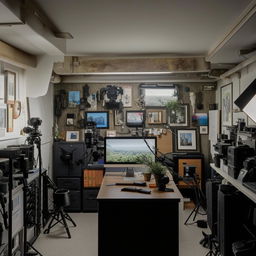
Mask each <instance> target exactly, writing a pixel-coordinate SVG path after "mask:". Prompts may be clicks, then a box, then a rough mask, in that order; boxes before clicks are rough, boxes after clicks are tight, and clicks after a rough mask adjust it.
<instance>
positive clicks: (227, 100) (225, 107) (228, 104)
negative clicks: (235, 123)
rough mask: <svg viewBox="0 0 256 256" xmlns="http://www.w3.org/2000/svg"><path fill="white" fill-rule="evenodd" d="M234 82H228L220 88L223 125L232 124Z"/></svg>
mask: <svg viewBox="0 0 256 256" xmlns="http://www.w3.org/2000/svg"><path fill="white" fill-rule="evenodd" d="M232 88H233V84H232V83H230V84H227V85H224V86H222V87H221V88H220V97H221V99H220V103H221V110H222V113H221V123H222V125H223V126H231V125H232V109H233V107H232V106H233V94H232V90H233V89H232Z"/></svg>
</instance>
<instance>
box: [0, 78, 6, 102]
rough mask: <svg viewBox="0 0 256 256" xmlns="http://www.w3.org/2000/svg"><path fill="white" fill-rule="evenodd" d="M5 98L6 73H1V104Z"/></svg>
mask: <svg viewBox="0 0 256 256" xmlns="http://www.w3.org/2000/svg"><path fill="white" fill-rule="evenodd" d="M4 98H5V86H4V75H1V74H0V104H3V103H4Z"/></svg>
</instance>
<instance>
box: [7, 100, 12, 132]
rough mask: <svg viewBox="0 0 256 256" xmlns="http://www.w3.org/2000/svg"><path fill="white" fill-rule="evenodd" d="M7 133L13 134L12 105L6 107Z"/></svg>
mask: <svg viewBox="0 0 256 256" xmlns="http://www.w3.org/2000/svg"><path fill="white" fill-rule="evenodd" d="M7 132H13V105H7Z"/></svg>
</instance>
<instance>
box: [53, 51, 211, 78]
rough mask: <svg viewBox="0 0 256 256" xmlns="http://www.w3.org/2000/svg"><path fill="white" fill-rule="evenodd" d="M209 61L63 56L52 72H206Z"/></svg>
mask: <svg viewBox="0 0 256 256" xmlns="http://www.w3.org/2000/svg"><path fill="white" fill-rule="evenodd" d="M209 70H210V63H209V62H206V61H205V59H204V58H203V57H186V58H185V57H184V58H183V57H182V58H167V57H155V58H154V57H141V58H139V57H134V58H131V57H127V58H121V57H115V58H92V57H82V56H79V57H70V56H68V57H65V60H64V62H62V63H55V65H54V72H55V73H56V74H59V75H72V74H73V75H79V74H98V73H138V72H145V73H147V72H167V73H168V72H170V73H172V72H173V73H179V72H180V73H182V72H186V73H189V72H208V71H209Z"/></svg>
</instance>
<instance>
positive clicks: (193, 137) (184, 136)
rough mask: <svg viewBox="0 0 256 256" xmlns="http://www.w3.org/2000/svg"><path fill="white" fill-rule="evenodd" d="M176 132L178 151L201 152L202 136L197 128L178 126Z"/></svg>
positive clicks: (176, 149)
mask: <svg viewBox="0 0 256 256" xmlns="http://www.w3.org/2000/svg"><path fill="white" fill-rule="evenodd" d="M174 133H175V140H174V148H175V151H176V152H200V136H199V132H198V129H197V128H183V127H182V128H176V129H175V130H174Z"/></svg>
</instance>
